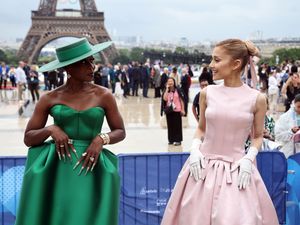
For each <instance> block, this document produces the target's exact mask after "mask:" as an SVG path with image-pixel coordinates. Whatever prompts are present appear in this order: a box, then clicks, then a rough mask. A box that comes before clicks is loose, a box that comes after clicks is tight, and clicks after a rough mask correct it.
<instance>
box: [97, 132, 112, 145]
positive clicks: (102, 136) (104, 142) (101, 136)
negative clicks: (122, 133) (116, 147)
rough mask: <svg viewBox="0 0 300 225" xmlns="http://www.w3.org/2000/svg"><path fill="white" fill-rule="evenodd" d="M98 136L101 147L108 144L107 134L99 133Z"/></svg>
mask: <svg viewBox="0 0 300 225" xmlns="http://www.w3.org/2000/svg"><path fill="white" fill-rule="evenodd" d="M98 136H99V137H100V138H101V139H102V140H103V145H107V144H109V142H110V138H109V136H108V134H101V133H99V134H98Z"/></svg>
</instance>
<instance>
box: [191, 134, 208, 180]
mask: <svg viewBox="0 0 300 225" xmlns="http://www.w3.org/2000/svg"><path fill="white" fill-rule="evenodd" d="M201 144H202V141H201V140H200V139H197V138H195V139H193V143H192V146H191V154H190V158H189V165H190V174H191V176H192V177H194V179H195V181H196V182H197V181H198V180H200V179H202V170H203V169H204V168H205V158H204V156H203V154H202V153H201V151H200V147H201Z"/></svg>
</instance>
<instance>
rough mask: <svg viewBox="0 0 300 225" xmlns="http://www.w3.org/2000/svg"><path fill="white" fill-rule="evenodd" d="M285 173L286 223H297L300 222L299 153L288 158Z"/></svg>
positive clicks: (294, 224)
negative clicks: (286, 190)
mask: <svg viewBox="0 0 300 225" xmlns="http://www.w3.org/2000/svg"><path fill="white" fill-rule="evenodd" d="M287 162H288V175H287V187H288V197H287V208H286V215H287V224H289V225H299V223H300V153H297V154H295V155H292V156H290V157H289V158H288V160H287Z"/></svg>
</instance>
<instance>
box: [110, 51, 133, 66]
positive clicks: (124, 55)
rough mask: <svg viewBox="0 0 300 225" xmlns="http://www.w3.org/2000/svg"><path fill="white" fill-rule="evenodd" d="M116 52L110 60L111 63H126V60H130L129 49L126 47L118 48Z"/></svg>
mask: <svg viewBox="0 0 300 225" xmlns="http://www.w3.org/2000/svg"><path fill="white" fill-rule="evenodd" d="M118 52H119V54H118V56H117V57H115V58H114V59H113V60H112V63H113V64H117V63H121V64H127V63H128V62H130V58H129V57H130V51H129V50H128V49H119V50H118Z"/></svg>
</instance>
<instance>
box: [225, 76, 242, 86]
mask: <svg viewBox="0 0 300 225" xmlns="http://www.w3.org/2000/svg"><path fill="white" fill-rule="evenodd" d="M242 85H243V82H242V80H241V75H240V74H238V75H233V76H230V77H228V78H225V79H224V86H226V87H240V86H242Z"/></svg>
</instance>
